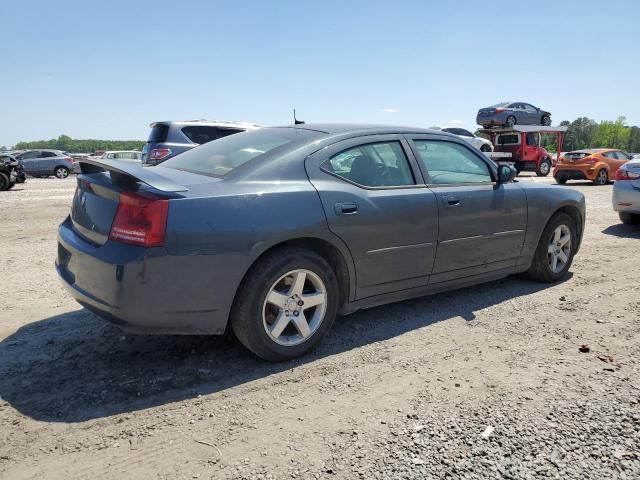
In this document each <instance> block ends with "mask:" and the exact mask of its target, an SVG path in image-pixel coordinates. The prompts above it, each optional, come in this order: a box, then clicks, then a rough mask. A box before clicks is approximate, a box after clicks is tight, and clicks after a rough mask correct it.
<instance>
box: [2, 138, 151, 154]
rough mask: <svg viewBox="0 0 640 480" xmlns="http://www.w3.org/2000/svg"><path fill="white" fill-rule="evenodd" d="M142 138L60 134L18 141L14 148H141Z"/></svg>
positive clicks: (88, 150)
mask: <svg viewBox="0 0 640 480" xmlns="http://www.w3.org/2000/svg"><path fill="white" fill-rule="evenodd" d="M144 144H145V142H144V140H96V139H88V140H78V139H73V138H71V137H68V136H67V135H60V136H59V137H58V138H54V139H52V140H36V141H34V142H18V143H17V144H16V145H15V147H14V148H15V149H16V150H29V149H38V148H49V149H52V150H62V151H63V152H69V153H93V152H95V151H96V150H142V147H143V146H144Z"/></svg>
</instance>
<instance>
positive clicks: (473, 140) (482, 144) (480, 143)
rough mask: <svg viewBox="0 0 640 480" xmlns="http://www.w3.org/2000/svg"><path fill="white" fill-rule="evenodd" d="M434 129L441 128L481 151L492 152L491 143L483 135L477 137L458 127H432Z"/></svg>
mask: <svg viewBox="0 0 640 480" xmlns="http://www.w3.org/2000/svg"><path fill="white" fill-rule="evenodd" d="M433 128H434V129H435V130H442V131H443V132H447V133H452V134H453V135H456V136H458V137H460V138H461V139H463V140H465V141H467V142H469V143H470V144H471V145H473V146H474V147H476V148H478V149H479V150H481V151H483V152H492V151H493V144H492V143H491V142H490V141H489V140H487V139H486V138H483V137H478V136H477V135H474V134H473V133H471V132H470V131H469V130H467V129H465V128H460V127H433Z"/></svg>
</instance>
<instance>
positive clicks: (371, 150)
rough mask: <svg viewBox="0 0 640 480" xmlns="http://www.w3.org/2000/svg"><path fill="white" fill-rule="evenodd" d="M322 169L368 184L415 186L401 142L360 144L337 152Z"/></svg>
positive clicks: (354, 181) (370, 185)
mask: <svg viewBox="0 0 640 480" xmlns="http://www.w3.org/2000/svg"><path fill="white" fill-rule="evenodd" d="M322 169H324V170H326V171H328V172H331V173H333V174H335V175H337V176H339V177H342V178H344V179H346V180H349V181H350V182H353V183H357V184H358V185H363V186H365V187H399V186H404V185H413V184H414V183H415V182H414V180H413V175H412V174H411V168H410V167H409V162H408V160H407V157H406V155H405V153H404V150H403V149H402V145H401V144H400V142H396V141H393V142H379V143H369V144H366V145H359V146H357V147H353V148H349V149H348V150H344V151H342V152H340V153H338V154H337V155H334V156H333V157H331V158H330V159H329V160H327V161H326V162H325V163H324V164H322Z"/></svg>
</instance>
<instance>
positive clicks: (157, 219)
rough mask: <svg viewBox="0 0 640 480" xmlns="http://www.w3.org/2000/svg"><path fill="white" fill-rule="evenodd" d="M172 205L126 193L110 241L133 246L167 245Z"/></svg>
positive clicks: (113, 224) (112, 228)
mask: <svg viewBox="0 0 640 480" xmlns="http://www.w3.org/2000/svg"><path fill="white" fill-rule="evenodd" d="M168 212H169V201H168V200H160V199H157V198H147V197H143V196H142V195H138V194H136V193H130V192H123V193H121V194H120V203H118V209H117V211H116V216H115V218H114V219H113V223H112V224H111V232H110V233H109V238H110V239H111V240H116V241H118V242H122V243H129V244H131V245H142V246H145V247H159V246H162V245H164V235H165V231H166V227H167V214H168Z"/></svg>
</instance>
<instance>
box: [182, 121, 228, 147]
mask: <svg viewBox="0 0 640 480" xmlns="http://www.w3.org/2000/svg"><path fill="white" fill-rule="evenodd" d="M182 133H184V134H185V136H186V137H187V138H188V139H189V140H191V141H192V142H193V143H197V144H198V145H202V144H204V143H209V142H210V141H212V140H215V139H217V138H219V135H218V129H217V128H216V127H207V126H204V125H193V126H190V127H184V128H183V129H182Z"/></svg>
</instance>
